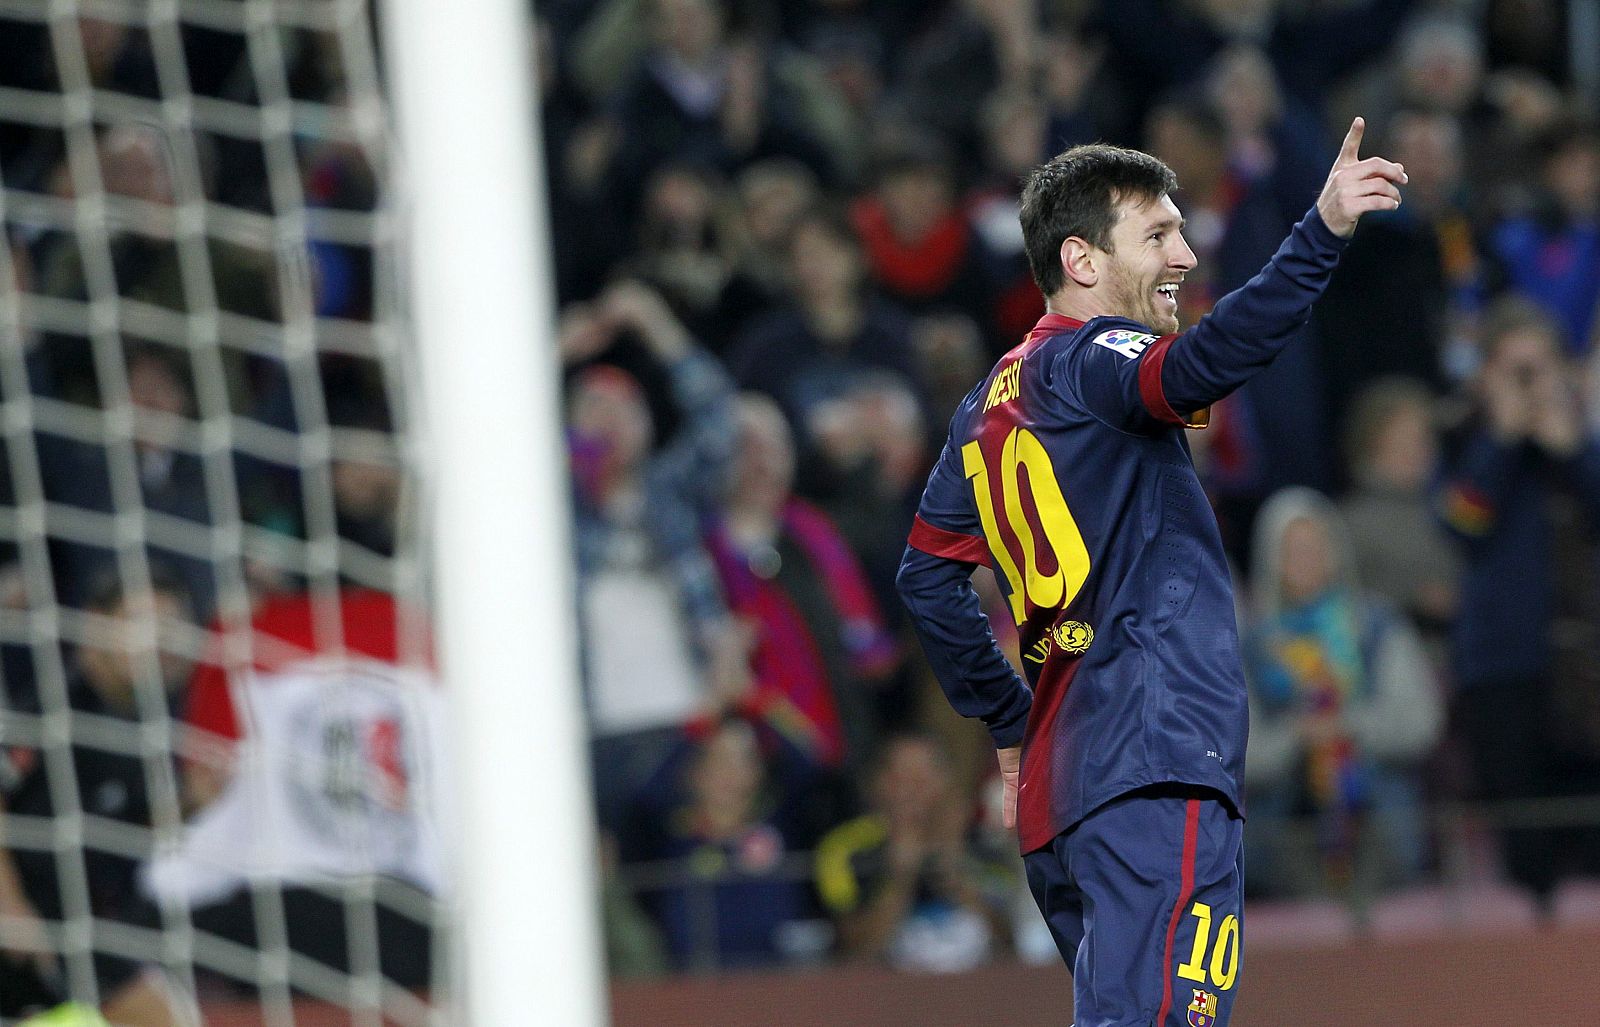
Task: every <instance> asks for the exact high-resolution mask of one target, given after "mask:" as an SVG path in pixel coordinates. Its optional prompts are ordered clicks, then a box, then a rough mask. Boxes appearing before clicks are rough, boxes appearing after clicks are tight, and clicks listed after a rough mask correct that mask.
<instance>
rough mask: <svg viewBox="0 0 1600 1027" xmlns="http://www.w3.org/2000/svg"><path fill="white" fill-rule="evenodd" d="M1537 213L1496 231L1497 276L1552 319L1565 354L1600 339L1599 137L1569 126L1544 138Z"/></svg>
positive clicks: (1583, 351)
mask: <svg viewBox="0 0 1600 1027" xmlns="http://www.w3.org/2000/svg"><path fill="white" fill-rule="evenodd" d="M1538 186H1539V188H1538V201H1537V206H1536V208H1535V209H1533V210H1531V211H1528V212H1527V213H1525V214H1521V215H1519V216H1516V217H1512V218H1510V219H1508V220H1506V221H1503V222H1502V223H1500V224H1499V225H1497V226H1495V228H1494V230H1493V232H1492V234H1491V237H1490V240H1491V241H1490V250H1491V252H1492V254H1493V256H1494V258H1495V262H1496V265H1497V270H1498V272H1499V277H1500V278H1501V279H1502V280H1503V281H1504V282H1505V284H1506V285H1507V286H1509V287H1510V288H1511V289H1512V290H1514V291H1515V292H1517V293H1519V294H1521V295H1523V296H1526V297H1527V298H1529V299H1531V300H1533V301H1535V302H1537V303H1539V304H1540V305H1541V306H1543V307H1544V308H1546V309H1547V310H1548V311H1549V312H1550V313H1551V314H1552V315H1554V316H1555V318H1556V321H1557V323H1558V324H1559V325H1560V326H1561V329H1562V344H1563V347H1564V348H1565V350H1566V351H1567V353H1568V354H1570V355H1572V356H1575V357H1583V356H1585V355H1587V354H1588V353H1589V352H1590V350H1591V349H1593V348H1594V342H1595V336H1596V335H1597V334H1600V322H1597V320H1596V317H1595V312H1596V310H1597V309H1600V302H1597V300H1596V297H1597V296H1600V132H1597V131H1596V130H1595V129H1593V128H1585V127H1575V126H1568V127H1566V128H1564V129H1561V130H1559V131H1557V132H1556V133H1554V134H1553V135H1552V136H1551V137H1549V138H1548V139H1546V140H1545V143H1544V155H1543V159H1542V161H1541V162H1540V174H1539V182H1538Z"/></svg>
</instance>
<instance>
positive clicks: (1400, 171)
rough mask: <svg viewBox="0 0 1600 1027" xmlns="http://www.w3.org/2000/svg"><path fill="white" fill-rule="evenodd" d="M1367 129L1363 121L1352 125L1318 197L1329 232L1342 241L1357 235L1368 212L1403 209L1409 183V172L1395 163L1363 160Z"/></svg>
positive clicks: (1320, 209)
mask: <svg viewBox="0 0 1600 1027" xmlns="http://www.w3.org/2000/svg"><path fill="white" fill-rule="evenodd" d="M1366 127H1367V123H1366V122H1365V121H1364V120H1362V119H1361V118H1356V119H1355V120H1354V121H1352V122H1351V123H1350V131H1349V132H1348V133H1346V134H1345V137H1344V145H1343V146H1341V147H1339V157H1338V159H1337V160H1335V161H1334V162H1333V169H1332V170H1331V171H1329V172H1328V182H1327V184H1326V185H1324V186H1323V187H1322V195H1321V196H1319V197H1317V213H1318V214H1320V215H1322V221H1323V223H1324V224H1326V225H1327V226H1328V228H1329V230H1330V231H1332V232H1333V234H1334V235H1337V236H1339V237H1340V238H1342V239H1348V238H1350V236H1352V235H1354V234H1355V230H1356V222H1357V221H1360V220H1361V215H1363V214H1365V213H1367V212H1368V211H1374V210H1394V209H1395V208H1397V207H1399V206H1400V188H1399V187H1400V186H1402V185H1405V183H1406V182H1407V181H1408V179H1407V178H1406V170H1405V168H1404V167H1402V166H1401V165H1399V164H1396V163H1395V162H1394V161H1391V160H1385V159H1384V158H1382V157H1368V158H1366V159H1365V160H1363V159H1362V158H1361V156H1360V150H1361V136H1362V133H1364V132H1365V131H1366Z"/></svg>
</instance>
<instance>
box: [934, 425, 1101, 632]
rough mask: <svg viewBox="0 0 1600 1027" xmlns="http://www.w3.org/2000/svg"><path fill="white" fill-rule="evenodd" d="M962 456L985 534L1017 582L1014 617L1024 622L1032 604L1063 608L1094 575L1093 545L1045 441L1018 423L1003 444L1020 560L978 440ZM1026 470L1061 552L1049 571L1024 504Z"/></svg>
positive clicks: (1052, 542) (1004, 495) (1043, 524)
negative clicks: (1004, 529)
mask: <svg viewBox="0 0 1600 1027" xmlns="http://www.w3.org/2000/svg"><path fill="white" fill-rule="evenodd" d="M961 461H962V464H963V466H964V467H965V470H966V475H967V478H968V479H970V480H971V482H972V497H973V498H974V499H975V500H977V502H978V518H979V520H981V521H982V522H983V534H984V537H985V538H987V539H988V540H989V548H990V550H992V551H993V553H994V557H995V562H996V563H997V564H999V565H1000V571H1001V573H1003V574H1004V575H1005V576H1006V581H1007V583H1008V584H1009V585H1010V586H1011V587H1010V592H1011V595H1010V600H1011V616H1012V618H1013V619H1015V620H1016V622H1017V623H1018V624H1021V623H1022V621H1023V618H1024V617H1025V616H1026V615H1027V604H1028V603H1032V604H1033V605H1034V606H1035V607H1043V608H1047V609H1052V610H1059V609H1062V608H1063V607H1065V606H1066V605H1067V604H1068V603H1070V602H1072V600H1073V598H1074V597H1075V596H1077V594H1078V590H1079V589H1081V588H1082V587H1083V582H1084V580H1085V579H1086V578H1088V576H1089V550H1088V549H1087V548H1086V547H1085V546H1084V544H1083V535H1082V534H1081V533H1080V532H1079V531H1078V522H1076V521H1074V520H1073V519H1072V511H1070V510H1068V509H1067V501H1066V499H1065V498H1064V497H1063V496H1062V495H1061V486H1060V484H1059V483H1057V481H1056V471H1055V467H1054V466H1053V465H1052V464H1051V462H1050V454H1049V453H1047V452H1045V448H1044V444H1043V443H1042V442H1040V441H1039V439H1038V437H1037V436H1035V435H1034V434H1033V432H1031V431H1028V430H1027V429H1026V428H1012V429H1011V433H1010V434H1009V435H1007V436H1006V441H1005V444H1004V445H1003V446H1002V447H1001V449H1000V466H999V468H998V472H999V477H1000V492H1001V500H1002V503H1003V505H1004V506H1005V512H1006V522H1007V523H1008V524H1009V525H1010V526H1011V533H1012V535H1014V536H1015V537H1016V540H1017V542H1019V543H1020V544H1021V546H1022V552H1021V554H1020V556H1021V560H1020V561H1019V560H1018V555H1019V554H1016V553H1013V552H1012V551H1011V547H1010V545H1008V544H1007V542H1006V539H1005V536H1003V535H1001V534H1000V525H999V522H998V520H997V519H996V516H995V508H994V492H993V491H992V490H991V488H990V484H989V466H988V464H986V463H985V462H984V459H983V449H982V448H981V447H980V446H979V445H978V443H976V442H969V443H967V444H966V445H965V446H962V447H961ZM1023 471H1027V472H1028V489H1029V491H1030V493H1031V494H1032V496H1033V508H1034V509H1035V510H1037V511H1038V514H1039V527H1040V529H1042V531H1043V533H1044V539H1043V542H1044V544H1045V545H1046V546H1048V547H1049V548H1050V552H1051V553H1053V554H1054V555H1055V563H1056V569H1055V570H1054V571H1052V572H1050V573H1049V574H1046V573H1044V571H1042V570H1040V569H1039V540H1038V539H1035V538H1034V535H1033V526H1032V525H1031V524H1029V523H1028V517H1027V514H1026V513H1025V512H1024V511H1023V509H1022V472H1023ZM1019 562H1020V564H1021V568H1020V569H1019V567H1018V564H1019Z"/></svg>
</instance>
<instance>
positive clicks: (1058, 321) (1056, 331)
mask: <svg viewBox="0 0 1600 1027" xmlns="http://www.w3.org/2000/svg"><path fill="white" fill-rule="evenodd" d="M1083 326H1084V322H1082V321H1079V320H1078V319H1077V318H1075V317H1068V316H1067V315H1065V314H1046V315H1045V316H1043V317H1041V318H1040V319H1039V323H1038V324H1036V325H1034V326H1033V331H1031V332H1029V333H1028V341H1029V342H1038V341H1039V340H1041V339H1047V338H1049V337H1050V336H1052V335H1060V334H1061V333H1063V332H1075V331H1077V330H1078V329H1079V328H1082V327H1083Z"/></svg>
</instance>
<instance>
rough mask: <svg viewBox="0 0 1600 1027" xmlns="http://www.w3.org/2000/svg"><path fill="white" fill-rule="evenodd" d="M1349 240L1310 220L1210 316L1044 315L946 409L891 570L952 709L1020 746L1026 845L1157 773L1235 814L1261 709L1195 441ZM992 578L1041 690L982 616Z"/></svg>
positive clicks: (1302, 316)
mask: <svg viewBox="0 0 1600 1027" xmlns="http://www.w3.org/2000/svg"><path fill="white" fill-rule="evenodd" d="M1343 246H1344V240H1342V239H1340V238H1339V237H1337V236H1335V235H1334V234H1333V233H1332V232H1331V231H1330V230H1329V229H1328V227H1327V226H1326V225H1325V224H1324V223H1323V222H1322V219H1321V218H1320V217H1319V216H1318V215H1317V213H1316V212H1315V211H1314V210H1313V211H1312V212H1311V213H1309V214H1308V215H1307V216H1306V217H1305V218H1304V219H1303V220H1302V221H1301V222H1300V224H1299V225H1297V226H1296V227H1295V229H1294V231H1293V232H1292V233H1291V234H1290V235H1289V237H1288V239H1287V240H1285V241H1284V243H1283V245H1282V246H1281V247H1280V248H1279V250H1278V252H1277V253H1276V254H1275V255H1274V256H1273V258H1272V260H1271V261H1270V262H1269V263H1268V264H1267V266H1266V267H1265V268H1264V269H1263V270H1262V271H1261V273H1260V274H1258V275H1257V276H1256V277H1255V278H1253V279H1251V281H1250V282H1249V283H1247V284H1246V285H1244V286H1243V287H1241V288H1240V289H1238V290H1236V291H1235V292H1232V293H1230V294H1229V295H1227V296H1225V297H1223V299H1222V300H1221V301H1219V302H1218V303H1217V305H1216V307H1215V309H1214V310H1213V311H1212V312H1211V313H1210V314H1208V315H1207V316H1206V317H1204V318H1202V319H1201V320H1200V322H1199V323H1198V324H1196V325H1195V326H1194V327H1192V328H1190V329H1188V330H1187V331H1185V332H1183V333H1181V334H1178V335H1163V336H1159V337H1158V336H1156V335H1154V334H1152V333H1150V331H1149V330H1148V328H1146V327H1145V326H1143V325H1140V324H1138V323H1136V322H1134V321H1132V320H1130V319H1128V318H1124V317H1097V318H1094V319H1092V320H1090V321H1088V322H1086V323H1085V322H1082V321H1077V320H1074V319H1072V318H1068V317H1064V316H1061V315H1058V314H1047V315H1046V316H1045V317H1044V318H1043V320H1041V321H1040V322H1039V324H1038V326H1037V327H1036V328H1035V329H1034V330H1033V331H1032V332H1031V333H1030V334H1029V335H1028V337H1027V338H1026V339H1025V340H1024V341H1023V342H1022V344H1021V345H1019V346H1018V347H1017V348H1016V349H1013V350H1012V351H1011V352H1010V353H1008V354H1006V356H1005V357H1003V358H1002V359H1001V360H1000V361H999V363H997V364H996V365H995V367H994V369H993V370H992V371H991V372H990V373H989V376H988V377H987V378H986V379H985V380H984V381H982V382H980V383H979V384H978V385H977V387H975V388H974V389H973V390H972V392H970V393H968V395H967V397H966V399H965V400H963V402H962V403H961V406H960V407H959V408H958V409H957V411H956V413H955V416H954V417H953V418H952V419H951V423H950V434H949V439H948V441H947V442H946V444H945V447H944V451H943V453H942V454H941V455H940V458H939V461H938V463H937V464H936V465H935V467H934V469H933V471H932V473H931V474H930V476H929V479H928V484H927V487H926V489H925V491H924V492H923V496H922V502H921V506H920V508H919V510H918V514H917V518H916V520H915V522H914V525H913V529H912V532H911V537H910V540H909V545H908V547H907V549H906V552H905V556H904V558H903V559H902V562H901V566H900V572H899V577H898V585H899V589H900V594H901V596H902V598H903V599H904V601H905V603H906V606H907V608H908V609H909V610H910V613H911V616H912V620H913V622H914V624H915V625H916V628H917V632H918V634H919V636H920V637H921V640H922V644H923V649H924V651H925V652H926V653H927V655H928V659H929V662H930V663H931V665H932V667H933V669H934V672H935V674H936V675H937V676H938V678H939V682H940V685H941V686H942V687H943V689H944V691H945V694H946V696H947V697H948V698H949V700H950V702H951V705H952V706H954V707H955V709H956V711H957V712H959V713H961V714H963V715H964V716H969V717H977V718H980V719H982V720H983V722H984V723H985V724H986V725H987V726H988V728H989V730H990V733H991V734H992V735H993V737H994V740H995V744H996V745H997V746H1002V747H1004V746H1012V745H1016V744H1018V743H1019V742H1020V744H1021V745H1022V777H1021V790H1020V793H1019V805H1018V826H1019V833H1020V840H1021V845H1022V851H1023V852H1031V851H1033V850H1035V849H1038V848H1041V847H1043V846H1045V845H1047V844H1049V843H1050V840H1051V839H1052V838H1054V837H1055V836H1056V835H1057V834H1059V833H1060V832H1062V831H1065V830H1067V829H1068V828H1070V827H1072V826H1073V825H1074V824H1076V823H1077V822H1078V821H1079V820H1081V819H1082V818H1083V817H1085V816H1087V815H1088V814H1089V813H1090V812H1092V811H1093V810H1094V809H1095V808H1097V807H1098V806H1100V805H1102V804H1104V803H1106V802H1108V801H1110V800H1111V799H1114V798H1116V797H1117V796H1119V795H1122V794H1124V793H1126V792H1129V791H1132V790H1134V789H1136V788H1140V787H1143V786H1146V785H1150V784H1157V783H1162V782H1183V783H1188V784H1196V785H1202V786H1208V787H1211V788H1214V789H1216V790H1217V791H1219V792H1220V793H1222V795H1223V796H1225V797H1226V799H1227V800H1228V801H1229V802H1230V803H1231V804H1232V805H1233V806H1234V807H1235V808H1237V809H1242V799H1241V788H1240V783H1241V781H1242V776H1243V769H1244V750H1245V739H1246V735H1247V732H1248V728H1249V714H1248V705H1247V699H1246V689H1245V682H1244V675H1243V670H1242V668H1241V661H1240V655H1239V642H1238V630H1237V627H1236V625H1235V623H1234V601H1233V593H1232V586H1231V582H1230V580H1229V576H1228V567H1227V562H1226V559H1225V557H1224V555H1223V548H1222V538H1221V535H1220V533H1219V531H1218V528H1217V523H1216V518H1215V517H1214V515H1213V514H1212V512H1211V508H1210V505H1209V504H1208V502H1207V500H1206V496H1205V492H1204V491H1203V490H1202V488H1201V486H1200V481H1199V479H1198V478H1197V477H1196V475H1195V470H1194V465H1193V462H1192V460H1191V459H1190V455H1189V446H1188V442H1187V440H1186V438H1185V436H1184V428H1185V426H1186V424H1190V425H1192V424H1195V423H1196V421H1197V419H1200V420H1203V417H1202V416H1201V415H1200V414H1198V413H1197V412H1201V411H1203V410H1204V409H1205V408H1206V407H1207V406H1209V405H1210V404H1211V403H1213V402H1215V401H1217V400H1219V399H1221V398H1222V397H1224V396H1226V395H1228V394H1229V393H1230V392H1232V391H1233V390H1234V389H1236V388H1238V387H1239V386H1240V385H1242V384H1243V383H1244V382H1245V381H1247V380H1248V379H1249V378H1250V377H1251V376H1252V375H1253V374H1255V373H1256V372H1257V371H1259V370H1260V369H1261V368H1263V367H1265V366H1266V365H1267V364H1268V363H1270V362H1271V360H1272V358H1273V357H1274V356H1275V355H1276V354H1277V353H1278V351H1279V350H1280V349H1281V348H1282V347H1283V345H1284V344H1285V342H1286V341H1287V340H1288V339H1289V338H1290V336H1291V335H1292V334H1293V333H1294V331H1295V329H1297V328H1298V327H1299V326H1301V325H1302V324H1304V323H1305V321H1306V320H1307V318H1308V317H1309V315H1310V309H1311V304H1312V303H1313V301H1315V299H1316V298H1317V297H1318V296H1319V295H1320V294H1321V292H1322V290H1323V288H1324V287H1325V286H1326V284H1327V281H1328V278H1329V276H1330V274H1331V273H1332V271H1333V268H1334V265H1335V264H1336V263H1337V261H1338V256H1339V253H1340V251H1341V250H1342V249H1343ZM979 564H983V565H987V566H989V567H990V568H992V569H993V570H994V573H995V577H996V579H997V581H998V582H999V585H1000V589H1001V591H1002V592H1003V593H1004V595H1005V597H1006V601H1007V603H1008V604H1009V608H1010V613H1011V615H1012V617H1013V618H1014V619H1015V621H1016V623H1017V630H1018V633H1019V635H1020V638H1021V648H1022V659H1023V663H1024V668H1025V672H1026V678H1027V680H1026V681H1024V680H1022V679H1021V678H1020V677H1019V676H1018V675H1017V674H1016V673H1015V672H1014V671H1013V670H1012V669H1011V667H1010V665H1009V664H1008V663H1007V662H1006V660H1005V657H1004V656H1003V655H1002V653H1001V651H1000V649H999V647H998V646H997V645H996V644H995V641H994V637H993V635H992V633H991V632H990V630H989V625H988V621H987V620H986V619H985V617H984V615H983V614H982V613H981V612H980V610H979V605H978V598H977V595H976V593H975V592H974V591H973V589H972V586H971V582H970V577H971V573H972V570H973V568H974V566H976V565H979Z"/></svg>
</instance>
